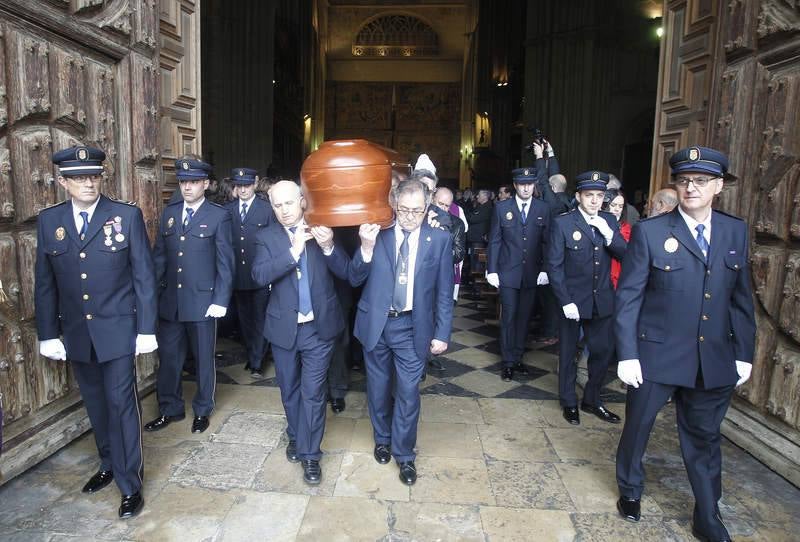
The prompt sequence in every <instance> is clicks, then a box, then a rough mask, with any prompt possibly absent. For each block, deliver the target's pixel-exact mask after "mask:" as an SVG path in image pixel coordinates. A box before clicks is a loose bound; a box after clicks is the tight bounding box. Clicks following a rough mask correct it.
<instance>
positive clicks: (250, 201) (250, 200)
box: [239, 193, 256, 217]
mask: <svg viewBox="0 0 800 542" xmlns="http://www.w3.org/2000/svg"><path fill="white" fill-rule="evenodd" d="M255 199H256V195H255V193H253V197H252V198H250V199H249V200H247V201H242V200H241V199H240V200H239V216H242V205H244V204H247V212H246V213H245V214H244V216H245V217H246V216H247V213H249V212H250V208H251V207H252V206H253V200H255Z"/></svg>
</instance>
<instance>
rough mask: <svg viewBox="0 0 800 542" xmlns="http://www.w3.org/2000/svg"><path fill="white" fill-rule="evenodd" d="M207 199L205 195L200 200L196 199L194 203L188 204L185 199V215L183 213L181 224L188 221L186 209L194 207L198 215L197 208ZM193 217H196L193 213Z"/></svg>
mask: <svg viewBox="0 0 800 542" xmlns="http://www.w3.org/2000/svg"><path fill="white" fill-rule="evenodd" d="M205 201H206V198H205V197H203V198H202V199H200V200H199V201H196V202H195V203H194V205H186V202H185V201H184V202H183V215H181V224H183V223H184V222H186V216H187V213H186V209H194V214H195V215H196V214H197V210H198V209H199V208H200V206H201V205H203V203H205ZM192 218H194V215H192Z"/></svg>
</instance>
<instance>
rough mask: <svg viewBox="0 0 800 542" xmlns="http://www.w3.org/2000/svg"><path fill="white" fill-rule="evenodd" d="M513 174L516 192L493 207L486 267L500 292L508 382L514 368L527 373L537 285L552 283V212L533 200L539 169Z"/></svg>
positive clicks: (501, 335)
mask: <svg viewBox="0 0 800 542" xmlns="http://www.w3.org/2000/svg"><path fill="white" fill-rule="evenodd" d="M512 174H513V177H514V188H515V189H516V192H517V194H516V196H514V197H513V198H510V199H507V200H504V201H498V202H497V203H496V204H495V206H494V212H493V214H492V225H491V228H490V229H489V243H488V245H487V264H486V280H487V281H488V282H489V284H491V285H492V286H494V287H495V288H499V289H500V306H501V307H502V315H501V321H500V351H501V354H502V358H503V372H502V379H503V380H505V381H507V382H508V381H511V379H512V378H514V371H515V370H517V371H518V372H519V373H520V374H528V370H527V369H526V368H525V365H524V364H523V363H522V354H523V353H524V352H525V342H526V340H527V337H528V326H529V323H530V319H531V313H532V312H533V306H534V302H535V300H536V286H538V285H542V284H547V273H545V272H544V270H543V269H544V254H545V245H546V243H547V240H548V233H549V229H550V208H549V207H548V205H547V204H546V203H544V202H543V201H542V200H539V199H535V198H534V197H533V192H534V186H535V184H534V183H535V182H536V180H537V176H536V170H535V169H534V168H520V169H515V170H514V171H513V172H512Z"/></svg>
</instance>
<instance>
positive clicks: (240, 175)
mask: <svg viewBox="0 0 800 542" xmlns="http://www.w3.org/2000/svg"><path fill="white" fill-rule="evenodd" d="M239 177H244V171H242V170H241V169H240V170H239Z"/></svg>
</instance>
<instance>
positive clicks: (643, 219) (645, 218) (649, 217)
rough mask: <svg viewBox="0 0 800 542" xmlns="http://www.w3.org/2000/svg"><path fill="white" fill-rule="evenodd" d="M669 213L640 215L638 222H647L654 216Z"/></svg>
mask: <svg viewBox="0 0 800 542" xmlns="http://www.w3.org/2000/svg"><path fill="white" fill-rule="evenodd" d="M668 214H669V213H661V214H660V215H653V216H640V217H639V220H637V222H647V221H648V220H653V219H654V218H658V217H660V216H667V215H668Z"/></svg>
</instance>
